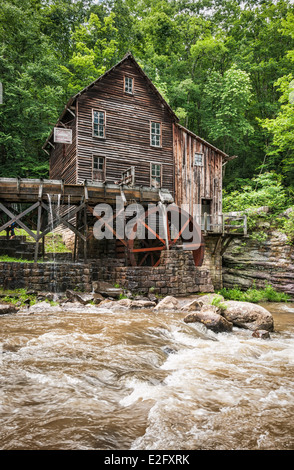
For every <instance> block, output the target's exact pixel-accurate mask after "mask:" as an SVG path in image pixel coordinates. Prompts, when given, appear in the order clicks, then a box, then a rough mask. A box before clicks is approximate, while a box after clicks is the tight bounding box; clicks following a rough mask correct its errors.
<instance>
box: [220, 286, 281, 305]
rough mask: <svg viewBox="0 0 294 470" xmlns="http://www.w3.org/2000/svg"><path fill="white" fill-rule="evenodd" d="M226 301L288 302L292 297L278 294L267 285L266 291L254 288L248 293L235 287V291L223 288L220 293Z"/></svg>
mask: <svg viewBox="0 0 294 470" xmlns="http://www.w3.org/2000/svg"><path fill="white" fill-rule="evenodd" d="M218 294H220V295H222V296H223V297H224V298H225V299H226V300H237V301H242V302H252V303H259V302H288V301H290V296H289V295H287V294H285V293H284V292H277V291H276V290H275V289H274V288H273V287H272V286H271V285H269V284H268V285H267V286H266V287H265V288H264V289H256V288H255V287H252V288H250V289H248V290H246V291H242V290H241V289H239V288H237V287H235V288H233V289H227V288H223V289H220V290H219V291H218Z"/></svg>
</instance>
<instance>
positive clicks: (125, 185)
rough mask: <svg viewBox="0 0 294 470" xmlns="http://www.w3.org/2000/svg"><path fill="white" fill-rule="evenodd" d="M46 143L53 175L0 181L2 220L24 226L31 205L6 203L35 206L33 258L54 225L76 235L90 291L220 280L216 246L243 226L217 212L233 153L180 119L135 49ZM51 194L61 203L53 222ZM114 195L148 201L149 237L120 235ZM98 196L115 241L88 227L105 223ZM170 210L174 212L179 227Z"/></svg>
mask: <svg viewBox="0 0 294 470" xmlns="http://www.w3.org/2000/svg"><path fill="white" fill-rule="evenodd" d="M62 134H63V135H62ZM60 136H61V140H60ZM67 139H68V140H67ZM43 149H44V151H45V152H47V154H48V158H49V159H50V175H49V180H46V181H36V180H34V181H33V180H31V181H30V180H21V181H20V180H17V181H15V180H12V179H11V180H9V179H6V180H5V179H2V183H3V184H2V186H1V187H2V189H1V190H0V200H1V201H2V204H1V206H0V208H1V209H2V210H4V212H5V215H6V218H7V215H8V218H9V217H10V221H11V220H14V219H16V223H18V224H21V223H22V224H23V225H25V227H26V228H27V229H28V230H29V231H30V232H32V230H31V228H30V226H29V224H24V222H23V221H22V222H21V220H23V219H22V217H24V216H26V215H27V214H28V212H27V214H25V215H24V216H23V215H22V213H23V212H24V211H22V213H19V214H18V215H16V214H15V213H12V212H11V211H10V210H8V209H7V207H9V204H10V203H11V202H12V201H13V202H14V203H16V202H19V203H20V202H21V203H27V204H31V206H30V207H29V208H28V210H29V211H30V210H31V211H35V210H37V211H38V222H37V235H36V236H35V241H36V248H35V261H36V260H37V258H38V256H40V249H39V243H40V244H41V243H42V241H43V240H44V237H45V235H46V234H47V233H48V231H49V230H50V227H51V229H52V228H54V229H56V228H58V227H62V229H63V230H67V231H70V233H71V234H72V235H73V239H74V240H73V244H72V247H73V248H72V251H73V261H81V260H82V261H83V264H84V266H87V268H85V269H88V271H89V273H90V274H89V279H88V281H89V282H86V283H85V288H86V289H87V288H90V284H91V281H93V280H107V281H111V282H115V283H118V284H120V285H121V286H122V287H125V288H127V289H135V290H138V291H140V292H148V291H149V290H150V289H152V291H153V292H158V293H160V294H168V293H171V294H175V295H184V294H188V293H193V292H199V291H212V290H213V289H215V288H219V287H221V284H222V274H221V272H222V269H221V256H222V253H223V252H224V250H225V247H226V246H227V245H228V243H229V242H230V240H231V239H232V237H233V236H235V235H236V234H237V233H238V235H239V236H240V228H241V231H242V233H244V227H245V225H244V224H241V225H236V223H235V225H232V220H231V219H230V218H225V217H224V215H223V213H222V169H223V166H224V165H225V164H226V163H227V162H228V161H229V160H230V157H229V156H228V155H227V154H225V153H224V152H222V151H221V150H219V149H217V148H216V147H214V146H213V145H211V144H210V143H208V142H206V141H205V140H203V139H201V138H200V137H198V136H197V135H195V134H194V133H193V132H191V131H189V130H188V129H186V128H184V127H183V126H181V125H180V123H179V119H178V118H177V116H176V115H175V113H174V111H173V110H172V109H171V107H170V106H169V105H168V103H167V102H166V101H165V100H164V98H163V97H162V96H161V94H160V93H159V92H158V90H157V89H156V87H155V86H154V85H153V83H152V81H151V80H150V79H149V78H148V76H147V75H146V74H145V73H144V71H143V70H142V68H141V67H140V66H139V65H138V63H137V62H136V60H135V59H134V57H133V56H132V54H130V53H128V54H126V55H125V57H124V58H123V59H122V60H121V61H120V62H119V63H117V64H116V65H115V66H114V67H112V68H111V69H110V70H108V71H107V72H106V73H105V74H104V75H102V76H101V77H99V78H98V79H97V80H95V81H94V82H93V83H91V84H89V85H88V86H87V87H86V88H84V89H83V90H81V91H80V92H79V93H77V94H76V95H75V96H74V97H72V98H71V99H70V100H69V102H68V103H67V104H66V105H65V107H64V110H63V112H62V114H61V116H60V117H59V119H58V122H57V123H56V126H55V127H54V129H52V132H51V133H50V135H49V136H48V138H47V140H46V142H45V143H44V146H43ZM4 180H5V181H4ZM16 189H17V190H16ZM13 194H14V196H13ZM48 194H49V195H51V196H50V197H51V198H52V201H53V199H54V198H55V200H56V197H58V204H59V207H58V211H56V212H55V213H54V214H53V215H54V217H53V220H52V214H51V219H50V220H51V222H50V223H51V226H49V225H48V214H49V212H48V211H49V206H48V201H47V198H48ZM117 197H120V198H121V199H122V201H123V205H124V207H127V206H128V205H130V204H140V206H142V207H143V208H144V212H143V213H141V214H140V217H139V218H138V220H137V223H136V224H135V226H134V233H135V232H136V230H137V229H138V227H139V226H140V227H141V229H142V227H144V229H143V230H144V231H145V232H144V233H145V236H143V237H142V236H141V238H140V239H137V238H136V237H135V236H134V237H131V238H130V237H125V236H123V235H122V234H120V235H118V231H117V227H116V222H117V220H118V213H117V206H116V205H115V203H116V200H117ZM37 203H38V204H37ZM101 203H106V204H108V205H110V206H111V207H112V208H113V215H112V217H111V218H110V219H108V220H107V224H105V227H106V225H107V228H108V229H109V230H110V231H111V232H112V234H113V237H112V239H109V238H108V239H97V237H95V230H94V229H93V227H95V223H97V221H99V220H100V221H101V214H100V215H99V214H98V215H97V213H96V212H95V207H96V205H97V204H101ZM7 204H8V206H7ZM155 206H156V207H155ZM158 207H159V208H160V210H159V218H160V217H161V219H162V220H163V224H162V226H163V227H164V231H163V232H162V231H161V232H160V230H159V225H160V223H159V222H158V221H157V222H156V223H155V226H154V224H153V225H152V226H151V225H150V216H151V215H152V212H154V211H155V212H156V213H158ZM30 208H31V209H30ZM5 209H6V211H5ZM174 209H176V210H177V213H178V214H180V215H179V217H180V225H179V226H177V227H176V228H175V227H174V226H172V220H174V219H172V217H171V214H172V213H173V210H174ZM51 210H52V207H51ZM46 215H47V217H46ZM13 216H14V219H13ZM151 218H152V217H151ZM104 220H105V219H104ZM152 220H153V219H152ZM46 221H47V222H46ZM8 222H9V221H6V225H7V223H8ZM244 222H245V219H244ZM158 223H159V225H158ZM0 224H1V223H0ZM4 226H5V224H4V225H3V224H2V229H3V227H4ZM4 228H5V227H4ZM157 228H158V230H157ZM187 229H189V233H191V234H194V233H195V234H196V235H197V237H198V238H197V237H196V238H197V243H195V238H194V239H193V243H194V244H193V243H192V244H191V243H190V244H188V245H187V244H185V241H186V242H187V237H186V240H184V242H183V240H182V239H183V236H184V234H185V230H187ZM28 233H29V232H28ZM141 233H142V232H141ZM151 234H152V235H151ZM184 238H185V237H184ZM188 241H189V240H188ZM72 264H73V263H72ZM64 287H65V286H64Z"/></svg>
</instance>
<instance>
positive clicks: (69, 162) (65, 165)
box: [49, 117, 77, 184]
mask: <svg viewBox="0 0 294 470" xmlns="http://www.w3.org/2000/svg"><path fill="white" fill-rule="evenodd" d="M66 127H67V128H68V129H72V143H71V144H70V145H69V144H67V145H64V144H54V147H55V148H54V149H53V148H51V151H50V176H49V177H50V179H63V180H64V182H65V183H67V184H75V183H76V182H77V159H76V155H77V118H76V117H75V118H74V119H72V120H71V121H68V122H67V124H66Z"/></svg>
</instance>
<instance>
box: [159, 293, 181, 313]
mask: <svg viewBox="0 0 294 470" xmlns="http://www.w3.org/2000/svg"><path fill="white" fill-rule="evenodd" d="M179 308H180V305H179V301H178V299H176V298H175V297H172V296H171V295H167V296H166V297H165V298H164V299H162V300H160V301H159V302H158V304H157V305H156V307H155V308H154V310H156V311H158V310H178V309H179Z"/></svg>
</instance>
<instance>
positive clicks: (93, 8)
mask: <svg viewBox="0 0 294 470" xmlns="http://www.w3.org/2000/svg"><path fill="white" fill-rule="evenodd" d="M128 51H131V52H132V53H133V55H134V56H135V58H136V60H137V61H138V62H139V63H140V65H141V66H142V68H143V69H144V70H145V72H146V73H147V75H148V76H149V77H150V78H151V80H152V81H153V82H154V84H155V85H156V86H157V87H158V89H159V91H160V92H161V93H162V94H163V96H164V97H165V99H166V100H167V101H168V103H169V104H170V106H171V107H172V108H173V109H174V111H175V112H176V114H177V115H178V117H179V119H180V122H181V123H182V124H183V125H184V126H185V127H188V128H189V129H190V130H192V131H194V132H195V133H196V134H198V135H199V136H201V137H202V138H204V139H206V140H209V141H210V142H211V143H213V144H214V145H216V146H217V147H219V148H220V149H222V150H224V151H225V152H226V153H228V154H229V155H231V156H233V155H237V156H238V158H237V159H234V160H232V161H231V162H229V163H228V164H227V166H226V169H225V177H224V187H225V194H229V195H231V198H229V199H228V200H230V204H231V206H233V205H234V204H233V201H234V200H238V197H239V200H238V201H239V202H238V204H239V203H240V195H241V194H244V188H247V190H246V189H245V194H247V196H248V197H249V196H250V197H252V194H253V192H255V193H256V194H255V197H261V199H262V194H263V191H264V188H267V189H268V188H271V190H272V191H273V193H272V195H273V198H275V201H274V200H273V203H275V202H276V201H277V199H276V198H277V196H276V192H277V191H278V192H279V197H280V198H281V197H282V204H281V208H283V207H286V206H289V205H291V204H293V200H292V197H293V190H294V67H293V66H294V63H293V61H294V6H293V2H292V1H291V0H281V1H279V0H276V1H268V0H255V1H252V0H245V1H238V0H199V1H197V0H144V1H143V0H139V1H135V0H105V1H103V0H102V1H97V0H75V1H74V0H22V1H19V0H0V82H1V83H2V87H3V100H2V101H3V103H2V104H1V105H0V162H1V165H0V176H6V177H16V176H20V177H47V176H48V156H47V155H46V153H45V152H44V151H43V150H42V145H43V143H44V141H45V139H46V137H47V136H48V133H49V131H50V130H51V128H52V127H53V125H54V124H55V122H56V120H57V118H58V116H59V114H60V112H61V110H62V109H63V106H64V104H65V102H66V101H67V100H68V98H69V97H70V96H72V95H73V94H74V93H76V92H77V91H79V90H80V89H81V88H83V87H84V86H85V85H87V84H88V83H90V82H92V81H93V80H95V79H96V78H98V77H99V76H100V75H101V74H102V73H104V72H105V71H106V70H107V69H108V68H110V67H111V66H112V65H114V64H115V63H117V62H118V61H120V60H121V59H122V57H123V56H124V55H125V53H126V52H128ZM248 188H249V189H248ZM246 191H247V192H246ZM258 191H259V192H258ZM275 191H276V192H275ZM269 194H271V193H269ZM234 195H235V199H234ZM256 195H257V196H256ZM281 195H282V196H281ZM236 198H237V199H236ZM259 202H260V203H262V202H264V201H263V200H261V201H259Z"/></svg>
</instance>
